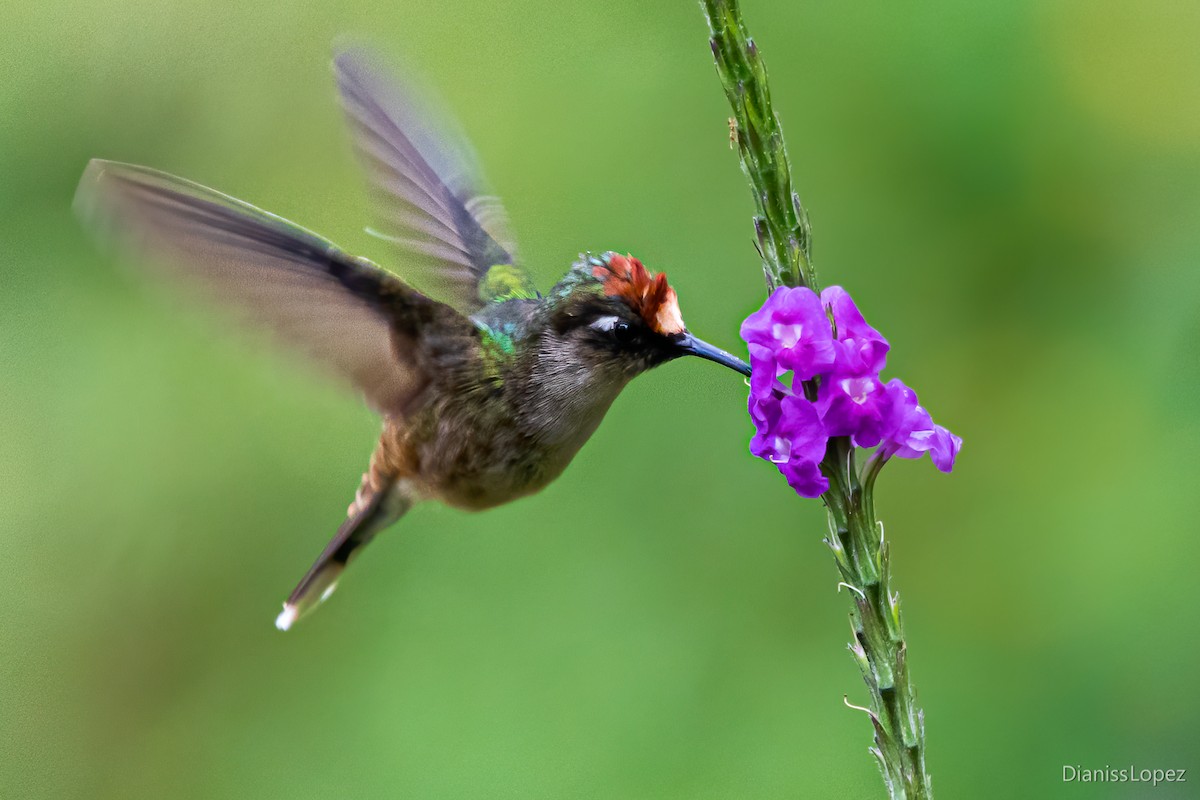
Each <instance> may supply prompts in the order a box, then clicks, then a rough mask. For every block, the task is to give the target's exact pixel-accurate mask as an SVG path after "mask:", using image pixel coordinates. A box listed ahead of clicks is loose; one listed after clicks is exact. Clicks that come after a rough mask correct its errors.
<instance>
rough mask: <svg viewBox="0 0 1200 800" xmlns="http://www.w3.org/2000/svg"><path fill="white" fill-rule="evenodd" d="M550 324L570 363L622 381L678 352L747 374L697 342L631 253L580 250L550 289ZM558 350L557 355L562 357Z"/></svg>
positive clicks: (664, 290) (671, 294)
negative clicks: (583, 252) (552, 301)
mask: <svg viewBox="0 0 1200 800" xmlns="http://www.w3.org/2000/svg"><path fill="white" fill-rule="evenodd" d="M554 295H556V297H557V298H558V302H556V303H555V304H554V306H553V312H552V315H551V319H550V326H549V327H550V329H551V330H552V331H553V333H554V334H555V336H554V338H555V340H556V343H557V344H558V346H560V347H562V348H564V349H566V350H567V351H568V354H569V357H570V358H571V360H573V361H574V362H575V363H582V364H584V365H586V366H588V367H589V368H591V369H594V370H598V371H600V372H601V373H605V374H608V375H610V376H611V377H612V379H613V380H617V381H626V380H629V379H630V378H632V377H634V376H635V375H638V374H639V373H642V372H645V371H646V370H648V369H652V368H653V367H656V366H658V365H659V364H663V363H665V362H667V361H671V360H673V359H676V358H679V357H681V356H688V355H691V356H699V357H701V358H706V359H708V360H709V361H715V362H717V363H718V364H723V365H725V366H727V367H729V368H730V369H733V370H736V371H738V372H740V373H742V374H743V375H749V374H750V367H749V365H747V364H746V363H745V362H744V361H742V360H741V359H739V358H737V357H736V356H733V355H731V354H729V353H726V352H725V351H724V350H720V349H718V348H716V347H713V346H712V345H710V344H708V343H706V342H703V341H701V340H700V339H697V338H696V337H695V336H693V335H692V334H691V333H690V332H689V331H688V329H687V327H686V326H685V325H684V324H683V316H682V314H680V311H679V299H678V297H677V296H676V294H675V290H674V289H673V288H671V286H670V284H668V283H667V276H666V275H665V274H663V273H661V272H660V273H659V274H657V275H655V274H653V273H651V272H650V271H649V270H647V269H646V267H645V266H643V265H642V262H641V261H639V260H637V259H636V258H634V257H632V256H623V255H619V254H617V253H613V252H608V253H604V254H603V255H600V256H591V255H585V256H583V257H582V258H581V259H580V261H578V262H576V263H575V264H574V266H572V268H571V271H570V272H568V273H567V276H566V277H565V278H563V280H562V281H560V282H559V284H558V286H556V287H555V289H554ZM564 355H565V354H564Z"/></svg>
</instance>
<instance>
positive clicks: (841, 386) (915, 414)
mask: <svg viewBox="0 0 1200 800" xmlns="http://www.w3.org/2000/svg"><path fill="white" fill-rule="evenodd" d="M741 333H742V338H743V339H744V340H745V341H746V344H747V345H749V348H750V365H751V367H752V370H753V374H752V375H751V377H750V417H751V418H752V419H753V420H754V427H755V429H756V431H757V433H756V434H755V436H754V438H753V439H752V440H751V442H750V452H752V453H753V454H754V455H756V456H758V457H759V458H763V459H766V460H768V461H771V462H772V463H774V464H775V465H776V466H777V467H778V468H779V471H780V472H782V473H783V475H784V477H785V478H787V481H788V483H789V484H790V485H791V486H792V488H793V489H795V490H796V492H798V493H799V494H801V495H803V496H804V497H819V496H820V495H821V494H824V493H825V491H827V490H828V489H829V480H828V478H826V477H825V476H824V475H823V474H822V473H821V468H820V462H821V460H822V459H823V458H824V457H825V448H826V445H827V444H828V442H829V438H830V437H833V436H848V437H850V440H851V442H852V443H853V444H854V445H855V446H856V447H876V446H878V448H879V450H878V451H877V452H878V454H879V457H880V458H885V459H886V458H891V457H892V456H899V457H900V458H920V457H921V455H922V454H924V453H929V457H930V458H931V459H932V460H933V463H934V465H935V466H936V467H937V468H938V469H939V470H941V471H942V472H949V471H950V470H951V469H952V468H953V467H954V458H955V456H957V455H958V450H959V448H960V447H961V446H962V439H960V438H959V437H957V436H955V435H954V434H952V433H951V432H950V431H948V430H946V429H945V428H943V427H942V426H941V425H935V424H934V423H933V419H932V418H931V417H930V416H929V412H928V411H926V410H925V409H924V408H922V407H921V406H920V405H918V403H917V393H916V392H914V391H913V390H912V389H910V388H909V387H907V386H905V385H904V383H903V382H901V381H900V379H898V378H892V379H891V380H890V381H888V382H887V383H884V382H883V381H882V379H881V378H880V377H879V373H880V371H882V370H883V367H884V363H885V361H886V360H887V352H888V347H889V345H888V343H887V340H886V339H884V338H883V335H882V334H880V333H879V331H877V330H875V329H874V328H872V327H871V326H870V325H868V324H867V321H866V320H865V319H863V316H862V314H861V313H859V311H858V307H857V306H856V305H855V304H854V301H853V300H852V299H851V298H850V295H849V294H847V293H846V290H844V289H842V288H841V287H840V286H830V287H829V288H828V289H825V290H824V291H823V292H821V296H820V297H817V294H816V293H815V292H813V291H812V290H811V289H806V288H803V287H798V288H790V287H781V288H779V289H776V290H775V292H774V293H773V294H772V295H771V296H770V297H769V298H768V299H767V302H766V303H764V304H763V306H762V308H760V309H759V310H758V311H756V312H754V313H753V314H751V315H750V316H749V317H747V318H746V321H745V322H743V323H742V330H741ZM789 372H790V373H791V375H792V378H791V386H788V385H787V384H786V383H784V381H783V380H781V378H784V377H786V375H787V373H789ZM804 381H815V382H816V387H817V388H816V399H815V402H814V401H812V400H810V399H809V398H808V397H806V396H805V392H804V389H803V386H802V383H803V382H804Z"/></svg>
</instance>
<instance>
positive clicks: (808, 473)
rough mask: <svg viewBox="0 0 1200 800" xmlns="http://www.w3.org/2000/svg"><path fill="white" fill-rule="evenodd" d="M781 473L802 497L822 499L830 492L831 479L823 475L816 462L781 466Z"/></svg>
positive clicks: (790, 462)
mask: <svg viewBox="0 0 1200 800" xmlns="http://www.w3.org/2000/svg"><path fill="white" fill-rule="evenodd" d="M779 471H780V472H782V473H783V477H785V478H787V482H788V485H789V486H791V487H792V488H793V489H795V490H796V494H798V495H800V496H801V497H820V496H821V495H823V494H825V492H827V491H829V479H828V478H826V477H825V476H824V475H822V474H821V467H820V465H819V464H818V463H817V462H816V461H789V462H788V463H787V464H781V465H780V466H779Z"/></svg>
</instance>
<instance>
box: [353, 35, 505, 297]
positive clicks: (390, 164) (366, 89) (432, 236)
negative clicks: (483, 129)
mask: <svg viewBox="0 0 1200 800" xmlns="http://www.w3.org/2000/svg"><path fill="white" fill-rule="evenodd" d="M334 73H335V76H336V78H337V84H338V92H339V94H340V96H341V101H342V107H343V109H344V110H345V112H346V118H347V120H348V122H349V123H350V128H351V131H352V132H353V133H354V140H355V147H356V149H357V150H358V154H359V156H360V157H361V159H362V161H363V163H364V164H365V166H366V168H367V172H368V175H369V177H370V180H371V185H372V188H373V189H374V193H375V196H376V200H377V204H378V207H379V212H380V214H379V216H380V225H381V227H382V230H381V231H379V232H378V233H379V235H381V236H382V238H385V239H387V240H388V241H390V242H392V243H393V244H395V245H396V246H398V247H399V248H400V250H401V251H402V252H403V254H404V256H405V260H404V262H403V266H404V267H405V269H409V268H416V270H418V271H422V270H423V271H424V273H425V277H426V279H427V281H428V282H429V284H430V288H431V289H433V290H434V291H437V292H439V293H441V295H442V296H444V297H445V298H446V299H447V300H449V301H450V302H452V303H454V305H455V306H456V307H458V308H461V309H464V310H467V311H468V312H470V311H474V310H476V309H478V308H479V307H480V306H482V305H483V302H482V300H481V299H480V296H479V284H480V281H481V280H482V279H483V277H484V275H485V274H486V273H487V270H488V269H489V268H490V267H492V266H494V265H496V264H511V263H513V250H514V246H513V244H512V237H511V236H509V235H508V233H507V225H506V224H505V218H504V209H503V207H502V206H501V205H500V201H499V200H497V199H496V198H495V197H492V196H490V195H489V194H487V192H486V191H485V190H484V182H483V179H482V178H481V177H480V171H479V169H478V166H477V164H476V163H475V159H474V156H473V154H472V153H471V149H470V146H469V145H468V144H467V143H466V139H465V138H464V137H463V136H461V135H458V134H456V133H455V131H454V128H453V126H452V125H450V124H449V123H448V121H446V120H445V119H442V124H441V125H440V126H438V128H437V129H435V128H433V127H431V126H430V124H429V118H430V117H431V116H436V115H434V114H432V112H431V111H430V109H429V102H428V100H426V101H425V102H421V103H418V102H417V99H416V93H415V92H413V91H412V89H410V88H408V87H404V86H403V85H402V84H401V83H400V82H399V81H397V80H396V79H395V77H393V76H390V75H389V74H388V72H387V71H386V70H385V69H383V68H382V67H380V66H379V64H378V62H377V60H375V59H373V58H372V57H370V56H368V55H366V54H365V53H362V52H356V51H345V52H342V53H339V54H338V55H337V56H336V57H335V59H334ZM442 116H443V117H444V115H442ZM406 274H408V273H406ZM418 285H422V284H421V282H420V281H418Z"/></svg>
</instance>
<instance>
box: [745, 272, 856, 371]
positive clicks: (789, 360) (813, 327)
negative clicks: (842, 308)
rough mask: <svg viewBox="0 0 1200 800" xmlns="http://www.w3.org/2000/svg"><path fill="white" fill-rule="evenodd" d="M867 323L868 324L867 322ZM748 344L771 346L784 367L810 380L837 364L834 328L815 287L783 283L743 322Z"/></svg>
mask: <svg viewBox="0 0 1200 800" xmlns="http://www.w3.org/2000/svg"><path fill="white" fill-rule="evenodd" d="M864 324H865V323H864ZM741 334H742V338H743V339H745V340H746V343H747V344H752V345H760V346H762V347H766V348H769V349H770V350H771V352H772V353H774V354H775V358H776V359H777V360H778V362H779V364H780V365H781V366H782V367H783V369H784V370H792V371H793V372H795V373H796V377H797V378H798V379H799V380H802V381H806V380H809V379H811V378H814V377H816V376H817V375H820V374H821V373H822V372H826V371H828V370H829V369H831V368H832V367H833V363H834V357H835V351H834V344H833V331H832V329H831V328H830V326H829V318H828V317H827V316H825V309H824V307H823V306H822V305H821V301H820V299H819V298H818V297H817V295H816V293H815V292H813V291H812V290H811V289H806V288H804V287H795V288H793V287H788V286H781V287H779V288H778V289H776V290H775V291H774V292H773V293H772V294H771V296H770V297H769V298H767V302H765V303H763V306H762V308H760V309H759V310H758V311H755V312H754V313H753V314H751V315H750V316H748V317H746V320H745V322H743V323H742V330H741Z"/></svg>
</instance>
